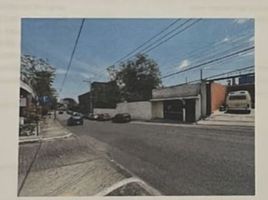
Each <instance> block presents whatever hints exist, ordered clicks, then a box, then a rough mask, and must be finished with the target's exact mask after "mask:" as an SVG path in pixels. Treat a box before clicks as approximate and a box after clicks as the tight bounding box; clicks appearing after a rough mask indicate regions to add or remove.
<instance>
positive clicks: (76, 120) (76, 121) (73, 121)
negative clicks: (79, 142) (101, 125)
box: [67, 112, 84, 126]
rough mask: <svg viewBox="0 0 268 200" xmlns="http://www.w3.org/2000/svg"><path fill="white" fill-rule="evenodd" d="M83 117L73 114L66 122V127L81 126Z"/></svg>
mask: <svg viewBox="0 0 268 200" xmlns="http://www.w3.org/2000/svg"><path fill="white" fill-rule="evenodd" d="M83 122H84V121H83V117H82V116H81V115H80V114H79V113H75V112H74V113H73V114H72V115H71V117H69V119H68V120H67V125H68V126H72V125H83Z"/></svg>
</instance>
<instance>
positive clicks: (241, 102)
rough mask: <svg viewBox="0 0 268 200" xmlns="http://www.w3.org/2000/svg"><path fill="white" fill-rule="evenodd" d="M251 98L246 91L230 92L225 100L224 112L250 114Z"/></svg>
mask: <svg viewBox="0 0 268 200" xmlns="http://www.w3.org/2000/svg"><path fill="white" fill-rule="evenodd" d="M250 110H251V97H250V94H249V92H248V91H246V90H239V91H234V92H230V93H229V94H228V95H227V98H226V112H229V111H246V112H247V113H250Z"/></svg>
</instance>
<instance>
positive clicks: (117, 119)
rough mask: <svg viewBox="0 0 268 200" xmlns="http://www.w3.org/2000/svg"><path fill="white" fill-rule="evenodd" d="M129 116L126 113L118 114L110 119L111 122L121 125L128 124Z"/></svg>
mask: <svg viewBox="0 0 268 200" xmlns="http://www.w3.org/2000/svg"><path fill="white" fill-rule="evenodd" d="M130 121H131V116H130V114H128V113H118V114H116V115H115V116H114V117H113V118H112V122H117V123H123V122H130Z"/></svg>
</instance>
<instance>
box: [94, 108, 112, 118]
mask: <svg viewBox="0 0 268 200" xmlns="http://www.w3.org/2000/svg"><path fill="white" fill-rule="evenodd" d="M93 113H94V114H102V113H108V114H109V115H110V116H111V117H113V116H114V115H115V114H116V113H117V111H116V109H110V108H94V110H93Z"/></svg>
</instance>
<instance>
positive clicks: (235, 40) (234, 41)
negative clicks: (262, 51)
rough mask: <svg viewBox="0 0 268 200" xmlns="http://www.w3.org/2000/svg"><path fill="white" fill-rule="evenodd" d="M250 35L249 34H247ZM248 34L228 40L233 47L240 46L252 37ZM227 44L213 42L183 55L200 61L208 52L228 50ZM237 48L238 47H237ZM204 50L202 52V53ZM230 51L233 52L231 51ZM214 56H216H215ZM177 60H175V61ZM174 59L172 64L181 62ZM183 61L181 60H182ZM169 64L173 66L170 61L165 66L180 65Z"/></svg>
mask: <svg viewBox="0 0 268 200" xmlns="http://www.w3.org/2000/svg"><path fill="white" fill-rule="evenodd" d="M247 34H248V33H247ZM247 34H241V35H240V36H239V37H238V38H231V39H229V40H228V43H230V42H231V44H232V46H234V44H239V43H242V44H243V43H245V41H243V40H245V39H247V38H248V37H250V36H251V35H247ZM226 44H227V43H225V42H223V40H222V41H218V42H211V43H209V44H207V45H204V46H201V47H200V48H199V49H197V50H193V51H190V52H187V53H184V54H182V55H183V56H187V58H189V57H192V56H194V57H196V58H195V60H197V61H198V59H199V58H200V57H201V56H203V55H204V54H205V55H207V54H208V52H211V51H212V52H213V53H215V52H217V51H218V50H219V49H220V50H222V48H223V49H224V48H226V47H225V45H226ZM241 46H242V45H241ZM207 47H208V48H207ZM218 47H220V48H218ZM236 47H237V46H236ZM201 50H202V52H200V51H201ZM229 50H231V49H229ZM214 55H216V54H214ZM174 58H175V59H174ZM174 58H173V59H171V60H172V62H174V61H175V62H179V61H176V60H177V59H178V58H177V57H174ZM180 60H181V59H180ZM191 62H192V60H191ZM169 64H172V63H171V62H170V61H169V62H168V63H165V65H168V66H169V67H176V66H177V65H178V63H177V64H173V65H171V66H170V65H169ZM168 66H166V67H164V68H162V69H167V68H168Z"/></svg>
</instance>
